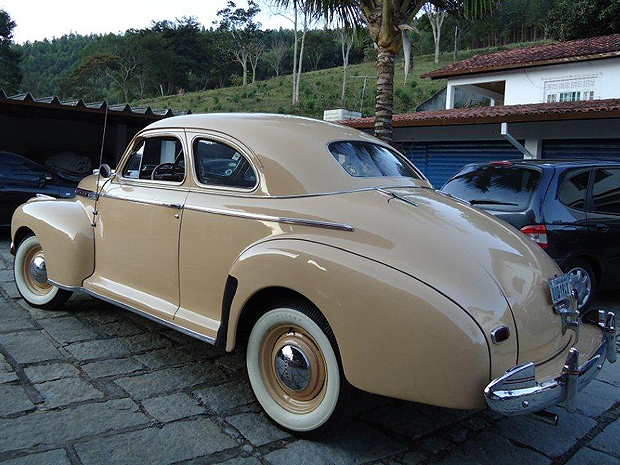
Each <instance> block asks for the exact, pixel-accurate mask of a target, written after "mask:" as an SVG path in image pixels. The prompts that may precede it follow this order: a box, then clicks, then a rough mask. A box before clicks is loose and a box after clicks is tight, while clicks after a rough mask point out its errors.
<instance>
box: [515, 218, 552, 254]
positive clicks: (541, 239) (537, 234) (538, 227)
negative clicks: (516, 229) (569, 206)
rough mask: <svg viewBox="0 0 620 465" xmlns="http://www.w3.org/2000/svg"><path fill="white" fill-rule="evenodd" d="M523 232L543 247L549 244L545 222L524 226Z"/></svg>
mask: <svg viewBox="0 0 620 465" xmlns="http://www.w3.org/2000/svg"><path fill="white" fill-rule="evenodd" d="M521 232H522V233H523V234H525V235H526V236H527V237H529V238H530V239H532V240H533V241H534V242H536V243H537V244H538V245H539V246H541V247H542V248H543V249H546V248H547V247H548V246H549V242H548V240H547V227H546V226H545V225H544V224H535V225H528V226H523V227H522V228H521Z"/></svg>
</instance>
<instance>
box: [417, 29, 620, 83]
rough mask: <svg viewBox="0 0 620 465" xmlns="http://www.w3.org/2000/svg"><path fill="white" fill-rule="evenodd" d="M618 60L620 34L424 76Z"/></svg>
mask: <svg viewBox="0 0 620 465" xmlns="http://www.w3.org/2000/svg"><path fill="white" fill-rule="evenodd" d="M617 56H620V34H614V35H610V36H603V37H592V38H590V39H579V40H571V41H569V42H558V43H555V44H549V45H534V46H532V47H525V48H515V49H512V50H501V51H498V52H493V53H487V54H484V55H475V56H473V57H471V58H469V59H467V60H463V61H459V62H458V63H455V64H453V65H450V66H446V67H445V68H441V69H438V70H436V71H431V72H430V73H426V74H423V75H422V77H428V78H433V79H442V78H447V77H450V76H460V75H464V74H475V73H485V72H489V71H499V70H502V69H514V68H525V67H531V66H543V65H550V64H556V63H565V62H573V61H585V60H595V59H600V58H611V57H617Z"/></svg>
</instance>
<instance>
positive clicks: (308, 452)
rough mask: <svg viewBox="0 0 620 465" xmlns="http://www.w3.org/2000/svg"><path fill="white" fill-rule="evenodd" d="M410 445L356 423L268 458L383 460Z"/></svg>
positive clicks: (286, 462) (309, 463) (299, 464)
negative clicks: (321, 438)
mask: <svg viewBox="0 0 620 465" xmlns="http://www.w3.org/2000/svg"><path fill="white" fill-rule="evenodd" d="M406 449H407V448H406V447H405V446H403V445H402V444H400V443H398V442H396V441H394V440H393V439H391V438H389V437H387V436H385V435H383V434H382V433H380V432H379V431H377V430H375V429H373V428H370V427H368V426H366V425H364V424H361V423H353V424H349V425H347V426H346V427H342V428H341V429H339V430H338V434H334V435H332V436H331V437H330V438H329V439H326V440H322V441H317V440H314V441H307V440H299V441H295V442H292V443H290V444H287V445H286V446H285V447H284V448H282V449H278V450H276V451H273V452H271V453H269V454H267V455H266V456H265V459H266V460H268V461H269V462H270V463H272V464H273V465H290V464H293V463H294V464H296V465H314V464H317V465H318V464H338V465H341V464H353V463H364V462H370V461H373V460H380V459H382V458H384V457H387V456H390V455H394V454H397V453H399V452H404V451H405V450H406ZM521 465H522V464H521Z"/></svg>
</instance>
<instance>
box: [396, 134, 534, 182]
mask: <svg viewBox="0 0 620 465" xmlns="http://www.w3.org/2000/svg"><path fill="white" fill-rule="evenodd" d="M395 145H396V147H397V148H398V149H399V150H400V151H401V152H403V153H404V154H405V156H406V157H407V158H408V159H409V160H411V161H412V162H413V163H414V164H415V165H416V166H417V167H418V168H419V169H420V170H421V171H422V172H423V173H424V174H425V175H426V177H427V178H428V179H429V180H430V181H431V183H432V184H433V186H435V187H436V188H437V189H440V188H441V187H442V186H443V185H444V184H445V183H446V181H447V180H448V179H450V178H451V177H452V175H454V174H455V173H456V172H457V171H458V170H460V169H461V168H462V167H463V166H465V165H468V164H469V163H484V162H490V161H497V160H511V159H515V158H517V159H520V158H523V155H522V154H521V152H519V151H518V150H517V149H516V148H514V147H513V146H512V145H511V144H510V143H508V142H503V141H478V142H412V143H406V144H395Z"/></svg>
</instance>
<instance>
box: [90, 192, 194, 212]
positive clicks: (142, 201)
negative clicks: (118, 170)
mask: <svg viewBox="0 0 620 465" xmlns="http://www.w3.org/2000/svg"><path fill="white" fill-rule="evenodd" d="M101 197H105V198H107V199H114V200H124V201H126V202H134V203H139V204H141V205H156V206H159V207H169V208H174V209H176V210H181V209H182V208H183V205H181V204H179V203H170V202H162V201H160V200H148V199H131V198H127V197H120V196H117V195H111V194H107V193H106V194H101Z"/></svg>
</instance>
